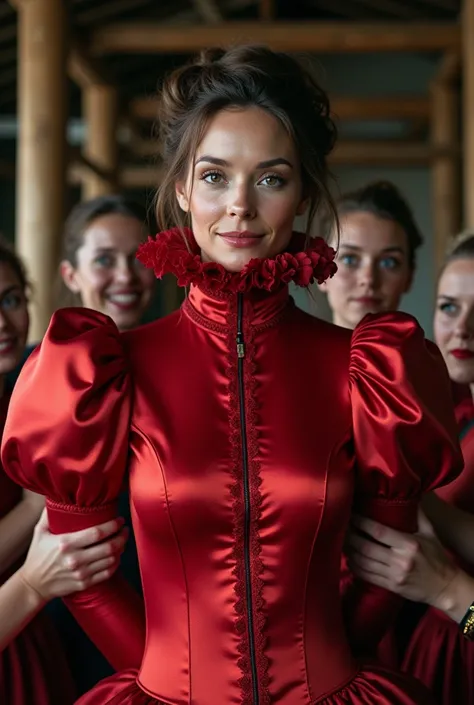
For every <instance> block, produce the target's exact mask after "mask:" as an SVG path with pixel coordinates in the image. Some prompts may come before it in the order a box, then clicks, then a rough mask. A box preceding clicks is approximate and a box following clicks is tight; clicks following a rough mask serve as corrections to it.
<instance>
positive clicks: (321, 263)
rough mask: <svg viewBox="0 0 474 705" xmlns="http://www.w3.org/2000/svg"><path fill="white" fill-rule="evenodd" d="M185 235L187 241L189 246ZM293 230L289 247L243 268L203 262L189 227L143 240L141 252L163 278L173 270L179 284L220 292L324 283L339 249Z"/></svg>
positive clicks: (140, 256) (142, 259) (332, 271)
mask: <svg viewBox="0 0 474 705" xmlns="http://www.w3.org/2000/svg"><path fill="white" fill-rule="evenodd" d="M185 238H186V240H187V243H188V247H187V246H186V242H185ZM305 244H307V243H306V237H305V235H303V234H302V233H293V235H292V238H291V241H290V245H289V247H288V250H287V251H286V252H283V253H281V254H279V255H276V257H273V258H265V259H252V260H250V262H249V263H248V264H247V265H246V266H245V267H244V268H243V269H242V270H241V271H240V272H228V271H227V270H226V269H224V267H223V266H222V265H221V264H218V263H217V262H203V260H202V258H201V254H200V250H199V247H198V245H197V243H196V240H195V239H194V236H193V233H192V231H191V230H190V229H189V228H184V229H180V228H173V229H171V230H166V231H164V232H161V233H159V234H158V235H156V237H155V238H151V237H150V238H149V239H148V241H147V242H145V243H144V244H143V245H141V246H140V248H139V250H138V253H137V258H138V260H139V261H140V262H141V263H142V264H143V265H145V267H147V268H149V269H153V270H154V272H155V275H156V276H157V277H158V278H160V279H161V277H163V276H164V275H165V274H174V275H175V276H176V278H177V280H178V285H179V286H191V285H195V286H199V287H202V288H204V289H205V290H207V291H209V292H213V293H216V294H219V293H221V294H225V293H228V294H236V293H247V292H250V291H253V290H255V289H260V290H262V291H268V292H271V291H276V290H278V289H279V288H281V287H282V286H284V285H286V284H289V283H290V282H293V283H294V284H296V285H297V286H302V287H306V286H308V285H309V284H312V283H313V282H314V281H317V282H318V283H319V284H322V283H323V282H324V281H326V279H328V278H329V277H332V276H333V275H334V274H335V272H336V270H337V267H336V264H335V262H334V258H335V255H336V252H335V250H334V249H333V248H332V247H329V245H328V244H327V243H326V242H325V241H324V240H323V239H322V238H319V237H317V238H311V239H310V240H309V244H307V246H306V247H305Z"/></svg>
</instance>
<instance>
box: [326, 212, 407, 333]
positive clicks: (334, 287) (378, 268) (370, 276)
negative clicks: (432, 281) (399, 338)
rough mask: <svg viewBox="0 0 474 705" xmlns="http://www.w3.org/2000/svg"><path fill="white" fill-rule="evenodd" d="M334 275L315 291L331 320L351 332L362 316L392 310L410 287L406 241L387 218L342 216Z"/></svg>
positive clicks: (402, 232) (398, 229) (398, 227)
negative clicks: (323, 300)
mask: <svg viewBox="0 0 474 705" xmlns="http://www.w3.org/2000/svg"><path fill="white" fill-rule="evenodd" d="M336 261H337V266H338V271H337V273H336V274H335V276H334V277H333V278H332V279H329V280H328V281H327V282H325V284H323V285H322V286H321V287H320V288H321V290H322V291H324V292H326V293H327V296H328V302H329V306H330V307H331V310H332V312H333V320H334V323H336V324H337V325H339V326H343V327H344V328H355V327H356V325H357V324H358V323H359V322H360V321H361V320H362V318H363V317H364V316H365V315H366V314H367V313H377V312H380V311H394V310H396V309H397V308H398V306H399V303H400V299H401V297H402V295H403V294H404V293H405V292H407V291H408V290H409V288H410V286H411V282H412V275H413V272H412V270H411V268H410V264H409V251H408V239H407V236H406V233H405V231H404V230H403V228H402V227H401V226H400V225H399V224H398V223H395V222H393V221H392V220H388V219H386V218H379V217H378V216H376V215H373V214H372V213H367V212H364V211H357V212H354V213H348V214H347V215H344V216H343V217H342V218H341V240H340V246H339V251H338V254H337V260H336Z"/></svg>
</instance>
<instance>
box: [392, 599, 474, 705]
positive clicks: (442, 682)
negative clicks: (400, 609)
mask: <svg viewBox="0 0 474 705" xmlns="http://www.w3.org/2000/svg"><path fill="white" fill-rule="evenodd" d="M402 670H403V671H405V672H406V673H410V674H412V675H413V676H415V677H416V678H418V679H419V680H420V681H422V682H423V683H424V684H425V685H426V686H427V687H428V688H429V689H430V691H431V692H432V693H433V696H434V699H435V702H436V705H457V704H458V703H459V705H461V704H462V705H474V642H472V641H468V640H467V639H466V638H465V637H463V635H462V634H461V632H460V630H459V627H458V625H457V624H456V622H453V621H452V620H450V619H448V617H446V616H445V615H443V614H442V613H440V612H438V611H437V610H434V609H430V610H428V612H427V613H426V614H425V616H424V617H423V618H422V619H421V621H420V623H419V624H418V626H417V628H416V629H415V631H414V633H413V636H412V638H411V640H410V643H409V645H408V648H407V650H406V652H405V656H404V658H403V661H402Z"/></svg>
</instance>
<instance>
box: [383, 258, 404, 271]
mask: <svg viewBox="0 0 474 705" xmlns="http://www.w3.org/2000/svg"><path fill="white" fill-rule="evenodd" d="M379 264H380V266H381V267H382V269H399V267H400V261H399V260H398V259H396V258H395V257H383V259H381V260H380V262H379Z"/></svg>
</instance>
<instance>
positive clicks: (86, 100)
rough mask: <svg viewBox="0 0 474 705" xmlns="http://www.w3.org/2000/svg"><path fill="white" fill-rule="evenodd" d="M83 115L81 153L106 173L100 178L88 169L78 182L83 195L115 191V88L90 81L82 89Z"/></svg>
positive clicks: (116, 185) (116, 156)
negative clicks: (83, 143)
mask: <svg viewBox="0 0 474 705" xmlns="http://www.w3.org/2000/svg"><path fill="white" fill-rule="evenodd" d="M83 117H84V120H85V122H86V125H87V136H86V142H85V145H84V155H85V157H86V158H87V159H89V160H90V161H91V162H92V163H94V164H96V165H97V166H98V167H99V168H100V169H101V170H103V171H104V172H106V173H108V174H109V177H108V178H103V177H102V176H99V175H98V174H94V173H92V172H88V173H87V175H86V176H85V177H84V180H83V183H82V186H83V188H82V197H83V199H88V198H94V197H96V196H101V195H103V194H107V193H113V192H115V191H117V188H118V183H117V172H118V142H117V125H118V95H117V89H116V88H114V87H112V86H106V85H103V84H95V85H94V84H92V85H90V86H87V87H85V88H84V89H83Z"/></svg>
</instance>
